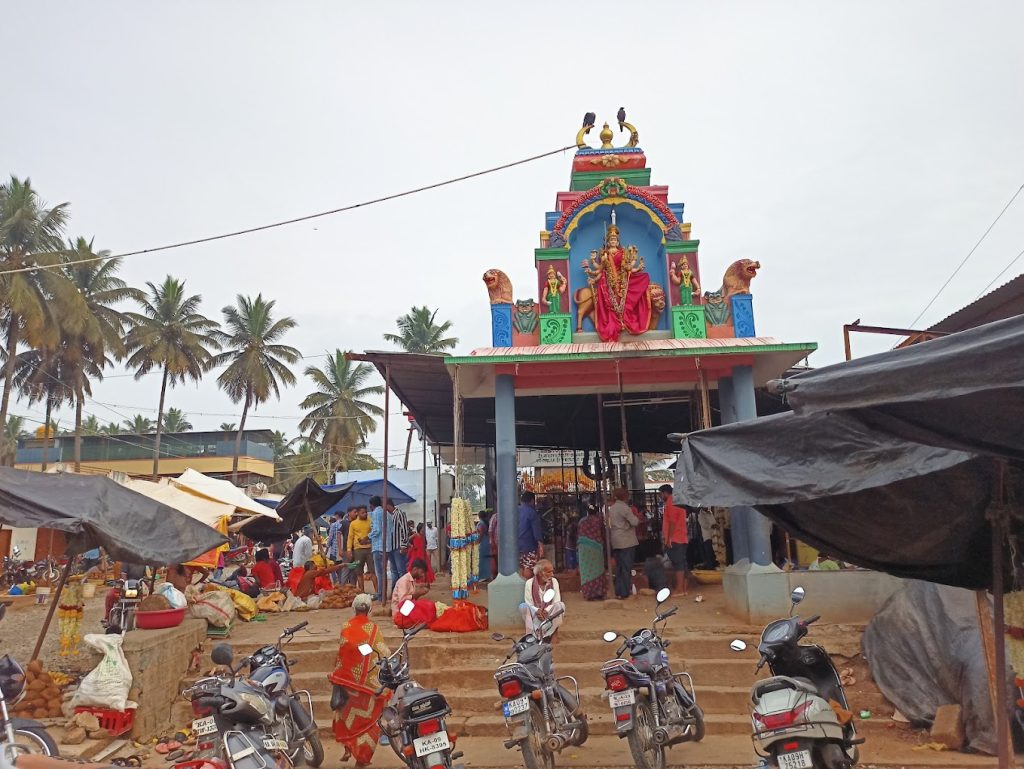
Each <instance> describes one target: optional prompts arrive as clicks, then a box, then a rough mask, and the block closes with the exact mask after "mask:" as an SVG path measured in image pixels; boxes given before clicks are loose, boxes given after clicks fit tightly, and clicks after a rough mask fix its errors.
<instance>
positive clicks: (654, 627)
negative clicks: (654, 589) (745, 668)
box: [601, 587, 704, 769]
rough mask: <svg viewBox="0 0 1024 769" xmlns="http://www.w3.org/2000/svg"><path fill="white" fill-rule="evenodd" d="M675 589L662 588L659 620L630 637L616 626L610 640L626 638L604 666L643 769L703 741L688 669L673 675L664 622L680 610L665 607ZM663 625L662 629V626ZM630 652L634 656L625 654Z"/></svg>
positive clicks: (618, 724) (613, 702)
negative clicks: (683, 744)
mask: <svg viewBox="0 0 1024 769" xmlns="http://www.w3.org/2000/svg"><path fill="white" fill-rule="evenodd" d="M670 594H671V592H670V591H669V589H668V588H667V587H666V588H662V590H660V591H659V592H658V596H657V598H658V605H657V607H656V608H655V617H654V622H653V623H651V627H650V628H642V629H640V630H637V631H636V632H635V633H633V635H632V636H631V637H629V638H626V637H625V636H622V635H620V634H619V633H616V632H614V631H612V630H609V631H608V632H607V633H605V634H604V640H605V641H606V642H607V643H614V642H615V641H618V640H619V639H622V641H623V643H622V645H621V646H620V647H619V649H618V651H617V652H615V654H616V659H613V660H609V661H608V662H606V663H604V665H603V666H602V667H601V675H602V676H604V685H605V696H606V697H607V699H608V705H609V706H610V707H611V709H612V713H613V715H614V717H615V731H616V733H617V734H618V735H619V738H620V739H621V738H623V737H626V738H627V739H628V740H629V750H630V752H631V753H632V754H633V760H634V761H635V762H636V765H637V767H639V769H664V767H665V749H666V748H668V747H670V746H672V745H678V744H679V743H681V742H700V741H701V740H702V739H704V712H703V711H702V710H701V709H700V706H699V705H698V704H697V695H696V693H695V692H694V688H693V679H692V678H691V677H690V674H689V673H673V672H672V668H671V666H670V665H669V660H668V652H667V651H665V650H666V649H667V648H668V647H669V645H670V644H671V641H668V640H666V639H664V638H663V637H662V634H663V633H664V631H665V622H666V621H667V620H668V618H669V617H671V616H672V615H673V614H675V613H676V612H677V611H678V608H677V607H675V606H673V607H672V608H671V609H667V610H666V611H664V612H662V611H661V606H662V604H664V603H665V601H667V600H668V597H669V595H670ZM659 623H660V624H661V628H660V629H659V628H658V625H659ZM627 650H628V651H629V659H628V660H627V659H622V654H623V652H625V651H627Z"/></svg>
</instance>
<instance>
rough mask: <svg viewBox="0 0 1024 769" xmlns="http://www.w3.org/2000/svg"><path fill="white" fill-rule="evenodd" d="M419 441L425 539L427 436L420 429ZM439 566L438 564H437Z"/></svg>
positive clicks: (425, 534)
mask: <svg viewBox="0 0 1024 769" xmlns="http://www.w3.org/2000/svg"><path fill="white" fill-rule="evenodd" d="M420 440H421V441H422V442H423V538H424V539H426V537H427V436H426V433H424V432H423V428H422V427H420ZM438 565H439V566H440V562H438Z"/></svg>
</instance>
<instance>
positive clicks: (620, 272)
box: [583, 212, 651, 342]
mask: <svg viewBox="0 0 1024 769" xmlns="http://www.w3.org/2000/svg"><path fill="white" fill-rule="evenodd" d="M583 271H584V272H585V273H586V275H587V282H588V283H589V284H590V288H591V291H592V292H593V297H594V326H595V327H596V329H597V333H598V335H599V336H600V337H601V339H602V340H603V341H605V342H617V341H618V340H619V335H620V334H621V333H623V332H626V333H629V334H634V335H639V334H643V333H645V332H646V331H647V330H648V329H649V327H650V323H651V297H650V294H649V292H648V289H649V288H650V285H651V278H650V276H649V275H648V274H647V273H646V272H645V271H644V259H643V257H642V256H640V255H639V254H638V253H637V248H636V246H629V247H628V248H623V247H622V245H621V244H620V243H619V228H618V227H617V226H616V224H615V214H614V212H613V213H612V223H611V225H610V226H609V227H608V231H607V232H606V233H605V236H604V247H603V248H602V249H601V250H600V251H591V252H590V258H589V259H585V260H584V261H583Z"/></svg>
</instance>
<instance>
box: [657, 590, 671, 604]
mask: <svg viewBox="0 0 1024 769" xmlns="http://www.w3.org/2000/svg"><path fill="white" fill-rule="evenodd" d="M670 595H672V591H671V590H669V589H668V588H667V587H663V588H662V589H661V590H659V591H658V595H656V596H655V598H657V599H658V603H665V601H667V600H668V599H669V596H670Z"/></svg>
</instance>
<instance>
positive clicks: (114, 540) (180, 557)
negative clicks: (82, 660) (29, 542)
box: [0, 467, 226, 565]
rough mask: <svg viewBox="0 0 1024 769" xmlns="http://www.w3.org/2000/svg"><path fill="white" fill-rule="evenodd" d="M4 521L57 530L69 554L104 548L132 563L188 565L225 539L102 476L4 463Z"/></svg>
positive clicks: (0, 474)
mask: <svg viewBox="0 0 1024 769" xmlns="http://www.w3.org/2000/svg"><path fill="white" fill-rule="evenodd" d="M0 523H3V524H5V525H7V526H11V527H21V528H28V529H54V530H56V531H62V532H64V533H65V534H66V535H67V541H68V553H69V554H73V555H74V554H78V553H82V552H85V551H86V550H90V549H92V548H94V547H102V548H103V549H104V550H106V551H107V553H108V554H109V555H110V556H111V557H112V558H114V559H116V560H119V561H126V562H128V563H145V564H157V565H163V564H171V563H184V562H186V561H188V560H189V559H191V558H194V557H196V556H197V555H200V554H201V553H205V552H206V551H208V550H212V549H213V548H215V547H219V546H220V545H222V544H223V543H224V542H225V541H226V539H225V537H223V536H221V535H220V534H218V533H217V532H216V531H214V530H213V529H211V528H210V527H209V526H207V525H206V524H204V523H200V522H199V521H196V520H193V519H192V518H189V517H188V516H187V515H185V514H184V513H182V512H179V511H178V510H176V509H174V508H173V507H169V506H168V505H165V504H163V503H161V502H158V501H156V500H154V499H150V498H149V497H145V496H143V495H142V494H139V493H137V492H134V491H132V490H131V489H128V488H125V487H124V486H122V485H121V484H119V483H117V482H116V481H113V480H111V479H110V478H106V477H104V476H100V475H77V474H75V473H56V474H48V473H33V472H28V471H27V470H14V469H12V468H9V467H0Z"/></svg>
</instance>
